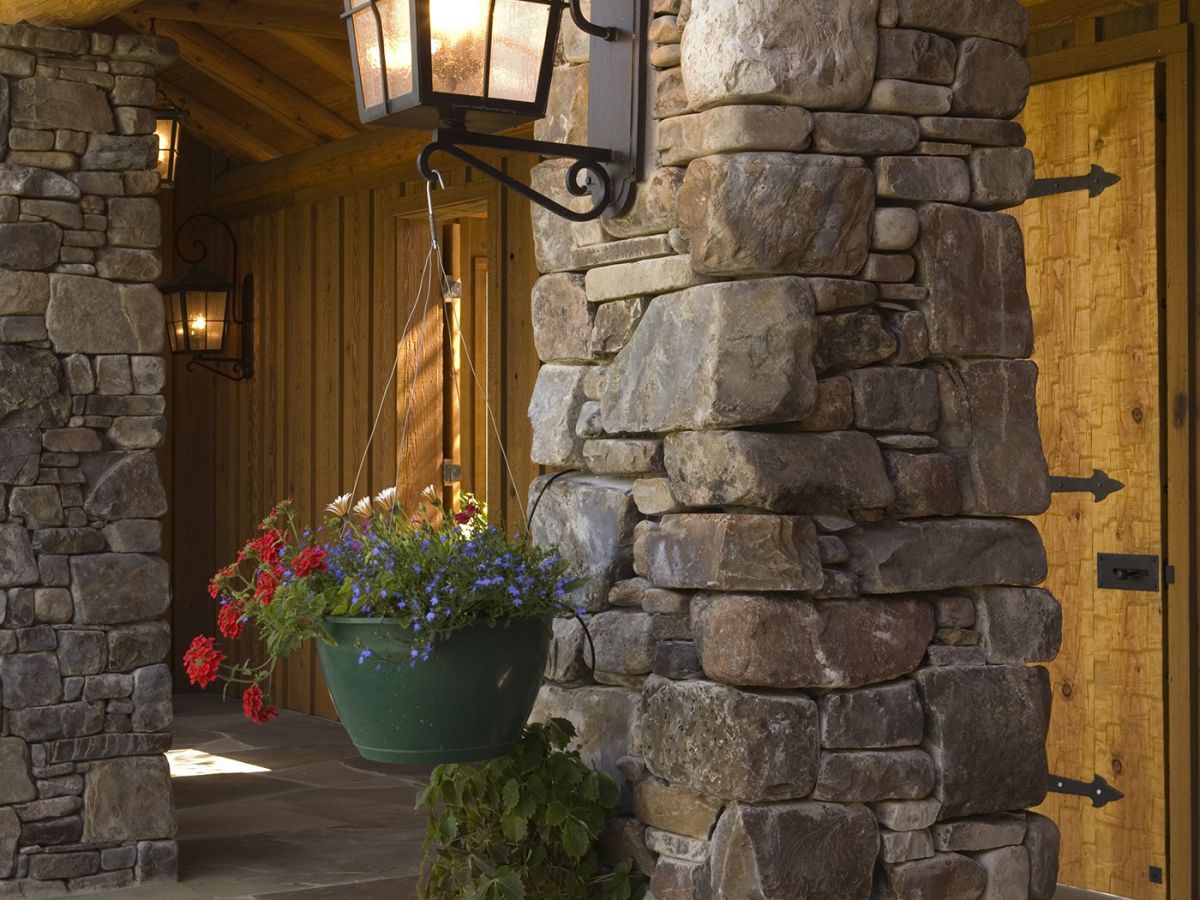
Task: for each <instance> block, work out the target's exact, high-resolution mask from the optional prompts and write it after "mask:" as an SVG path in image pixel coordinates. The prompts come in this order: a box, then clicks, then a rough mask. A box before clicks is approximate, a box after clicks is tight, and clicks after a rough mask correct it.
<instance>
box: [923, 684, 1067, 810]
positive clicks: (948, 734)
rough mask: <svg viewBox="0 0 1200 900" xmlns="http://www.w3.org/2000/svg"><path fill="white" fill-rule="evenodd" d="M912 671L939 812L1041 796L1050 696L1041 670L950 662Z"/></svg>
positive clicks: (1012, 804) (1020, 803) (1021, 804)
mask: <svg viewBox="0 0 1200 900" xmlns="http://www.w3.org/2000/svg"><path fill="white" fill-rule="evenodd" d="M915 677H916V680H917V687H918V689H919V690H920V692H921V701H922V703H923V704H924V705H925V748H926V749H927V750H928V751H929V753H930V754H931V755H932V756H933V759H934V762H935V763H936V764H937V769H938V785H937V788H936V790H935V796H936V797H937V798H938V799H939V800H941V801H942V809H941V812H940V813H939V816H938V818H939V819H942V820H945V819H953V818H957V817H959V816H972V815H980V814H985V813H994V812H1003V811H1006V810H1012V809H1024V808H1026V807H1031V806H1037V805H1038V804H1040V803H1041V802H1042V800H1043V799H1045V796H1046V782H1047V778H1048V770H1047V767H1046V734H1047V732H1048V730H1049V728H1050V699H1051V698H1050V677H1049V675H1048V674H1047V672H1046V670H1045V669H1043V668H1040V667H1036V668H1035V667H1025V666H987V667H977V666H950V667H942V668H932V669H922V670H920V671H919V672H917V674H916V676H915ZM980 710H987V715H980V714H979V711H980Z"/></svg>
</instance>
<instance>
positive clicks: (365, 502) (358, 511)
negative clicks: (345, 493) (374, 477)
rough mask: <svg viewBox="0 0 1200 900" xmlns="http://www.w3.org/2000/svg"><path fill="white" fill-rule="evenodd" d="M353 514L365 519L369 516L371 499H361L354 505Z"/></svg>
mask: <svg viewBox="0 0 1200 900" xmlns="http://www.w3.org/2000/svg"><path fill="white" fill-rule="evenodd" d="M354 514H355V515H356V516H359V517H360V518H363V519H366V518H369V517H370V515H371V498H370V497H363V498H362V499H361V500H359V501H358V502H357V503H355V504H354Z"/></svg>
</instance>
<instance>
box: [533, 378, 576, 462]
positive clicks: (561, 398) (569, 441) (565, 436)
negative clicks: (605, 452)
mask: <svg viewBox="0 0 1200 900" xmlns="http://www.w3.org/2000/svg"><path fill="white" fill-rule="evenodd" d="M587 372H588V368H587V367H586V366H563V365H546V366H542V368H541V369H540V370H539V371H538V376H537V381H536V383H535V384H534V386H533V395H532V396H531V397H530V398H529V421H530V424H531V425H532V426H533V444H532V446H531V448H530V451H529V453H530V458H531V459H533V461H534V462H537V463H540V464H541V465H544V466H573V465H579V464H581V463H582V462H583V443H584V442H583V438H582V437H580V435H579V434H578V432H577V431H576V428H575V425H576V423H577V422H578V421H579V416H580V412H581V411H582V409H583V404H584V402H585V401H586V399H587V398H586V397H585V395H584V391H583V379H584V377H585V376H586V375H587Z"/></svg>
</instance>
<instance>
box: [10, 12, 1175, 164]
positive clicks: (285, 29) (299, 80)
mask: <svg viewBox="0 0 1200 900" xmlns="http://www.w3.org/2000/svg"><path fill="white" fill-rule="evenodd" d="M1021 2H1022V3H1023V4H1024V5H1025V6H1028V7H1031V8H1032V15H1031V18H1032V20H1033V22H1032V24H1033V25H1034V27H1035V28H1037V27H1045V26H1046V25H1049V24H1052V23H1054V22H1057V21H1058V20H1060V19H1062V18H1063V17H1064V16H1065V17H1067V18H1068V19H1069V18H1070V17H1071V16H1072V15H1074V14H1077V13H1078V12H1080V11H1081V10H1082V9H1083V8H1088V9H1089V10H1090V11H1091V14H1093V15H1094V14H1095V7H1097V6H1105V7H1112V9H1113V10H1118V9H1128V8H1130V7H1134V6H1139V5H1142V4H1147V3H1153V2H1155V0H1021ZM341 13H342V2H341V0H140V2H139V0H8V2H7V3H5V4H4V10H3V12H2V13H0V21H4V22H18V21H29V22H33V23H35V24H41V25H66V26H71V27H96V28H97V29H98V30H102V31H109V32H117V33H119V32H128V31H129V29H130V28H133V29H135V30H137V31H140V32H143V33H148V32H150V31H151V30H153V31H155V32H156V33H158V34H161V35H164V36H166V37H170V38H173V39H175V40H176V41H178V43H179V46H180V59H179V62H177V63H176V64H175V65H174V66H172V67H171V68H170V69H169V70H167V72H165V73H164V75H163V77H162V79H161V87H162V89H163V91H164V93H165V94H166V95H167V96H168V97H169V98H170V99H171V100H172V101H173V102H175V103H181V102H182V103H184V104H186V106H187V107H188V109H189V110H190V112H191V116H190V119H189V121H188V123H187V126H186V127H187V128H188V130H190V131H191V132H193V133H194V134H196V135H197V136H198V137H200V138H201V139H202V140H204V141H205V142H206V143H208V144H210V145H211V146H214V147H216V148H217V149H219V150H221V151H222V152H223V153H225V154H226V155H227V156H229V157H230V158H231V159H232V160H233V161H234V162H235V163H256V162H266V161H268V160H272V159H277V158H279V157H283V156H290V155H292V154H296V153H301V152H303V151H305V150H309V149H312V148H313V147H316V146H319V145H321V144H326V143H329V142H332V141H338V140H343V139H345V138H349V137H354V136H355V135H359V134H362V133H365V132H368V131H372V130H374V129H371V128H368V127H364V126H363V125H361V124H359V121H358V111H357V108H356V103H355V97H354V85H353V76H352V72H351V67H350V53H349V46H348V41H347V38H346V31H345V26H344V25H343V24H342V21H341Z"/></svg>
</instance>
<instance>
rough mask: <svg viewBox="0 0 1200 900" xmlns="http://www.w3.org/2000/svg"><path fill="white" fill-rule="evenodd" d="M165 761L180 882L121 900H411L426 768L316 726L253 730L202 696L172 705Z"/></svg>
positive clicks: (308, 722)
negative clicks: (376, 759) (362, 748)
mask: <svg viewBox="0 0 1200 900" xmlns="http://www.w3.org/2000/svg"><path fill="white" fill-rule="evenodd" d="M172 755H173V759H172V772H173V774H174V775H175V777H174V778H173V784H174V789H175V804H176V807H177V809H178V815H179V835H178V839H179V853H180V872H179V875H180V880H179V883H178V884H150V885H144V886H142V887H138V888H125V889H123V890H120V891H116V892H114V894H115V895H119V896H120V897H121V898H122V900H126V898H128V900H413V898H415V897H416V896H417V890H416V875H417V872H418V871H419V869H420V864H421V854H422V851H421V842H422V839H423V836H424V815H423V814H422V813H419V812H417V811H416V810H415V809H414V804H415V801H416V796H417V793H418V792H419V791H420V789H421V787H422V786H423V785H424V784H425V781H426V776H427V775H428V772H429V769H428V768H425V767H417V766H386V765H379V764H375V763H370V762H367V761H366V760H364V759H362V758H361V757H359V756H358V754H357V753H356V752H355V750H354V748H353V746H351V744H350V742H349V741H348V740H347V738H346V735H345V732H344V731H343V730H342V728H341V726H340V725H337V724H336V723H333V722H328V721H326V720H324V719H317V718H312V717H309V716H302V715H298V714H295V713H284V714H282V715H281V716H280V717H279V719H277V720H276V721H275V722H273V723H271V724H270V725H254V724H253V723H251V722H250V721H249V720H247V719H246V718H245V717H244V716H243V715H242V712H241V707H240V705H238V704H236V703H232V702H231V703H222V702H221V700H220V698H219V697H214V696H209V695H185V696H179V697H177V698H176V719H175V743H174V750H173V751H172ZM230 770H242V771H230ZM192 773H195V774H192ZM205 773H209V774H205ZM96 896H98V897H102V898H103V897H107V896H113V894H98V895H96Z"/></svg>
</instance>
